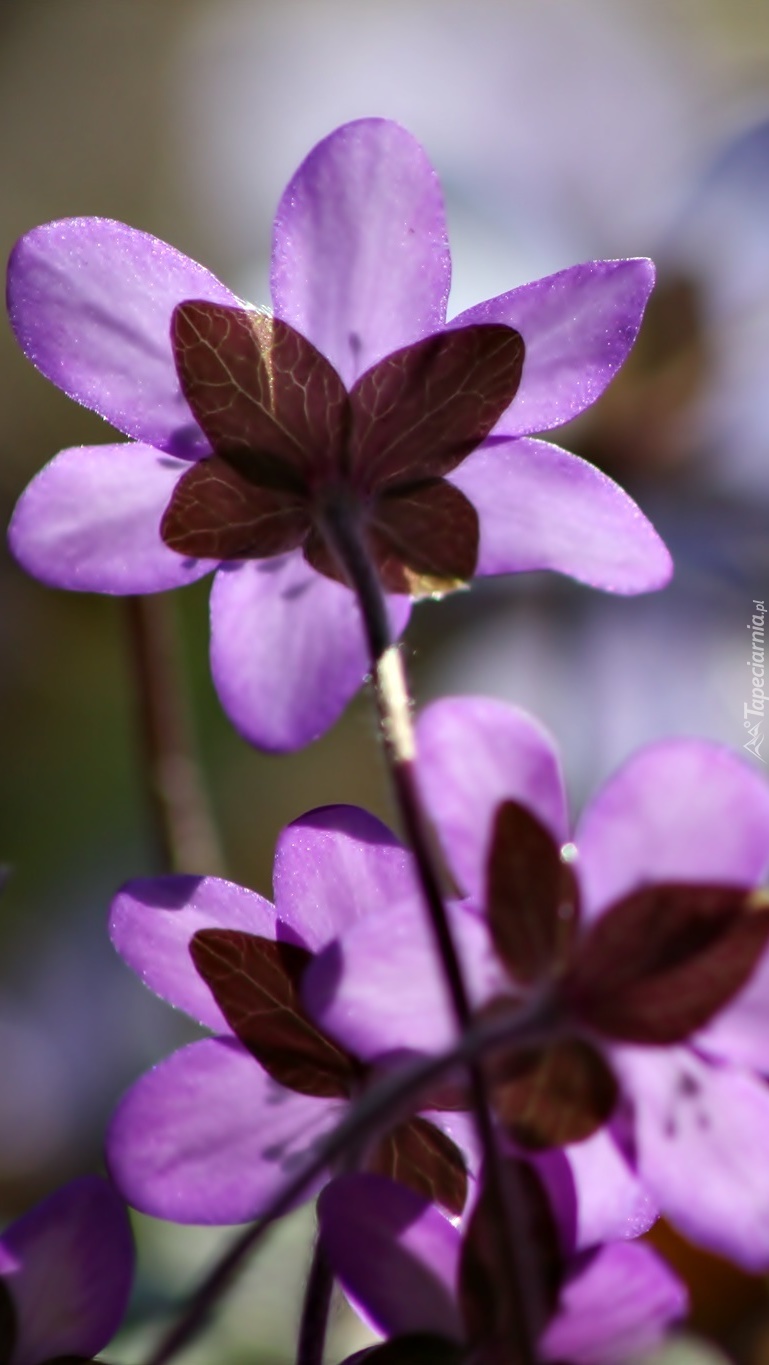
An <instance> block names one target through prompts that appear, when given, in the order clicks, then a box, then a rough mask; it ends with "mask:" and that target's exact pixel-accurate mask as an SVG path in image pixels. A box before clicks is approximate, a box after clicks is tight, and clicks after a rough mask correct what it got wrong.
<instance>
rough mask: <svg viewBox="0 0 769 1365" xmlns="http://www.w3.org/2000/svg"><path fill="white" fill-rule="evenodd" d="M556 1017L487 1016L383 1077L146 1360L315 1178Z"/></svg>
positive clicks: (201, 1306) (186, 1334) (197, 1316)
mask: <svg viewBox="0 0 769 1365" xmlns="http://www.w3.org/2000/svg"><path fill="white" fill-rule="evenodd" d="M557 1028H558V1020H557V1019H555V1018H553V1017H551V1016H550V1015H549V1014H548V1012H547V1011H545V1012H543V1011H542V1008H541V1006H539V1005H537V1006H536V1008H534V1009H532V1011H531V1012H530V1013H524V1012H523V1011H521V1012H520V1013H519V1014H517V1015H516V1016H515V1017H513V1018H497V1019H489V1020H486V1021H484V1022H483V1023H478V1024H476V1025H475V1026H474V1027H473V1028H472V1029H471V1030H470V1031H469V1032H468V1033H467V1034H466V1035H465V1037H463V1038H462V1039H461V1041H460V1042H459V1043H458V1044H457V1045H456V1046H455V1047H453V1048H451V1049H450V1050H449V1051H447V1052H445V1053H443V1054H442V1056H440V1057H428V1058H423V1059H420V1060H419V1061H416V1062H413V1063H409V1064H404V1065H402V1066H400V1067H399V1068H398V1070H397V1071H395V1072H391V1073H390V1074H388V1075H384V1076H382V1077H381V1078H380V1080H378V1081H377V1083H376V1084H375V1085H372V1086H371V1087H370V1089H368V1090H366V1091H365V1092H364V1094H363V1095H362V1096H361V1098H360V1099H359V1100H358V1102H357V1104H356V1105H355V1106H354V1107H353V1108H352V1109H350V1110H349V1112H348V1113H347V1114H346V1116H345V1117H344V1118H343V1119H342V1121H341V1123H339V1124H338V1125H337V1127H336V1128H335V1129H334V1130H333V1131H332V1132H331V1133H329V1134H328V1135H327V1136H326V1137H324V1138H323V1139H322V1140H321V1141H320V1142H318V1143H317V1145H316V1147H315V1150H314V1152H313V1155H312V1157H311V1158H310V1159H309V1160H308V1162H307V1164H306V1165H305V1166H304V1167H303V1168H302V1169H301V1170H300V1171H298V1172H297V1174H296V1175H295V1176H293V1177H292V1179H291V1180H290V1181H289V1182H288V1183H287V1184H286V1185H284V1186H283V1188H282V1189H281V1190H279V1192H278V1194H277V1195H276V1196H275V1198H274V1199H273V1200H272V1203H271V1204H269V1205H268V1207H267V1209H266V1210H265V1212H264V1214H263V1215H262V1217H261V1218H260V1219H259V1221H258V1222H257V1223H253V1224H252V1225H251V1226H250V1227H248V1228H246V1230H245V1231H244V1232H242V1233H240V1235H239V1236H238V1237H237V1238H236V1239H235V1240H234V1241H233V1243H232V1245H231V1246H230V1249H229V1251H226V1252H225V1254H224V1256H223V1257H222V1258H221V1260H220V1261H218V1262H217V1263H216V1265H215V1266H214V1268H213V1270H211V1271H210V1272H209V1274H208V1275H207V1276H206V1278H205V1279H204V1280H203V1281H202V1282H201V1284H200V1285H199V1286H198V1288H197V1290H196V1291H195V1293H194V1294H193V1295H192V1297H191V1298H190V1301H189V1303H188V1305H187V1307H186V1309H185V1311H184V1313H183V1315H182V1317H181V1318H180V1320H179V1322H178V1323H176V1325H175V1326H174V1327H172V1329H171V1331H170V1332H169V1333H168V1334H167V1335H166V1336H165V1337H163V1338H162V1340H161V1341H160V1343H159V1344H158V1347H157V1349H156V1350H155V1351H154V1352H153V1354H152V1355H151V1356H150V1357H149V1360H148V1361H147V1365H166V1362H167V1361H169V1360H171V1359H172V1357H173V1356H175V1355H177V1354H178V1352H179V1351H181V1350H182V1349H183V1347H185V1346H187V1345H189V1343H190V1342H191V1341H192V1340H193V1338H194V1337H195V1336H196V1335H197V1333H198V1332H199V1331H200V1330H201V1329H202V1328H203V1327H204V1326H205V1324H206V1321H207V1320H208V1317H209V1315H210V1313H211V1310H212V1308H213V1306H214V1304H215V1303H216V1302H217V1301H218V1299H219V1298H220V1297H221V1295H222V1294H224V1293H225V1292H226V1290H227V1289H229V1287H230V1285H231V1284H232V1282H233V1280H234V1279H235V1277H236V1276H237V1274H238V1273H239V1271H240V1270H241V1269H242V1268H243V1265H244V1264H245V1261H246V1259H247V1258H248V1256H250V1254H251V1253H252V1252H253V1251H255V1250H256V1248H257V1246H258V1245H259V1243H260V1242H261V1241H262V1240H263V1238H264V1237H265V1235H266V1233H267V1232H268V1231H269V1229H270V1228H271V1227H272V1224H273V1223H274V1222H275V1221H276V1219H278V1218H282V1217H283V1214H285V1213H288V1212H289V1210H290V1209H292V1208H294V1207H295V1206H296V1204H297V1202H298V1201H299V1200H300V1199H301V1197H302V1195H303V1194H304V1193H305V1191H306V1190H307V1189H308V1187H310V1186H311V1185H312V1184H313V1183H314V1181H316V1180H317V1178H318V1176H319V1175H321V1174H322V1173H323V1172H324V1171H327V1170H329V1169H331V1168H333V1167H334V1166H335V1164H336V1163H337V1162H339V1160H340V1158H342V1157H345V1156H349V1153H350V1152H353V1153H354V1152H357V1151H360V1150H361V1149H362V1148H363V1147H365V1146H366V1145H367V1143H369V1142H370V1141H371V1139H372V1137H373V1136H374V1135H375V1134H377V1133H378V1132H380V1131H381V1130H382V1129H384V1128H387V1127H391V1126H392V1124H393V1121H394V1120H396V1119H397V1118H398V1116H399V1115H401V1114H403V1115H407V1114H409V1113H411V1112H412V1111H413V1109H414V1107H415V1105H416V1104H417V1102H418V1100H419V1098H420V1096H422V1095H425V1094H429V1092H430V1089H431V1087H432V1086H434V1085H435V1084H436V1083H437V1082H439V1081H441V1080H443V1078H444V1077H445V1076H447V1075H449V1074H450V1073H451V1072H452V1071H454V1070H456V1068H457V1066H458V1065H462V1064H465V1065H468V1064H469V1063H472V1062H474V1061H476V1060H477V1059H478V1058H479V1057H481V1056H484V1055H486V1054H487V1053H490V1052H492V1051H493V1050H494V1049H495V1048H500V1047H504V1048H509V1047H515V1046H518V1047H521V1048H531V1047H536V1046H538V1045H543V1044H544V1043H545V1042H547V1041H549V1040H551V1039H552V1038H553V1036H554V1029H556V1030H557Z"/></svg>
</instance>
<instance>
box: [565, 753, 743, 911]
mask: <svg viewBox="0 0 769 1365" xmlns="http://www.w3.org/2000/svg"><path fill="white" fill-rule="evenodd" d="M574 838H575V842H576V844H577V847H578V848H579V870H580V882H581V885H582V888H583V891H584V894H585V909H586V912H587V913H588V914H590V913H595V912H596V911H598V910H601V909H603V908H604V907H606V906H608V905H610V904H611V903H612V902H613V901H615V900H618V899H619V898H620V897H621V896H626V895H628V894H629V893H630V892H631V891H634V890H636V889H637V888H638V887H641V886H643V885H648V883H650V882H660V881H694V882H716V883H717V882H721V883H726V884H733V885H738V886H753V885H755V883H756V882H758V881H760V880H761V879H762V877H763V875H764V872H765V871H766V869H767V866H768V865H769V787H767V785H766V783H765V782H764V781H763V780H762V779H761V778H760V777H758V776H757V775H756V774H755V773H753V772H752V771H751V770H750V768H749V767H748V766H747V764H746V763H743V762H742V761H741V760H740V759H738V758H737V757H736V756H735V755H734V754H733V753H731V752H730V750H728V749H726V748H723V747H722V746H721V745H718V744H710V743H707V742H706V741H705V740H697V739H672V740H663V741H662V742H661V743H658V744H650V745H647V746H646V747H645V748H643V749H640V750H639V751H638V753H636V754H633V756H632V757H631V758H630V759H629V760H628V761H627V763H625V764H624V766H623V767H622V768H620V769H619V772H617V773H616V774H615V775H614V776H613V777H612V778H610V779H609V781H608V782H607V783H606V785H605V786H604V787H603V788H602V789H601V791H600V792H599V793H598V795H597V796H596V797H595V798H594V800H593V801H592V802H591V804H590V805H589V806H588V807H587V809H586V810H585V812H584V814H583V816H582V818H581V820H580V821H579V824H578V826H577V832H576V834H575V836H574Z"/></svg>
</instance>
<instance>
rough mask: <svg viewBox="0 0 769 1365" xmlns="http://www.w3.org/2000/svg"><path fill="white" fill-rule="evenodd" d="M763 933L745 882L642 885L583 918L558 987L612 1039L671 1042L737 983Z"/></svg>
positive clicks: (766, 932)
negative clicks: (591, 918)
mask: <svg viewBox="0 0 769 1365" xmlns="http://www.w3.org/2000/svg"><path fill="white" fill-rule="evenodd" d="M767 940H769V908H767V907H766V906H765V905H763V904H762V903H761V902H760V901H759V899H758V898H757V897H756V896H755V894H754V893H751V892H750V891H746V890H743V889H741V888H738V887H734V886H700V885H698V884H686V883H662V884H660V885H657V886H649V887H645V888H644V889H643V890H641V891H637V892H635V893H634V894H633V895H630V896H626V897H625V898H624V899H623V900H621V901H619V902H617V904H616V905H613V906H611V908H610V909H609V910H607V911H606V912H605V914H603V915H601V917H600V918H599V919H597V920H596V921H595V922H594V923H593V924H592V925H591V926H590V929H589V930H588V932H587V934H586V935H585V937H584V938H583V940H582V942H581V943H580V944H579V947H578V950H577V953H576V956H575V960H574V962H573V965H572V967H571V969H570V971H569V973H568V976H567V977H566V979H565V981H564V983H563V990H564V997H565V999H566V1001H567V1003H568V1005H569V1006H570V1007H571V1009H572V1010H573V1011H574V1012H575V1013H577V1014H578V1015H579V1018H580V1019H581V1020H582V1021H583V1022H584V1023H586V1024H588V1025H590V1027H591V1028H594V1029H596V1030H597V1031H598V1032H599V1033H602V1034H604V1035H605V1036H606V1037H608V1038H611V1039H614V1040H616V1041H617V1042H625V1043H642V1044H644V1043H645V1044H660V1045H662V1044H669V1043H676V1042H681V1041H682V1040H683V1039H684V1038H688V1037H689V1036H690V1035H691V1034H692V1033H695V1032H696V1031H697V1030H698V1029H700V1028H703V1027H704V1025H705V1024H707V1023H708V1022H709V1020H710V1019H712V1017H713V1015H714V1014H716V1013H717V1012H718V1011H719V1010H720V1009H723V1007H724V1006H725V1005H727V1004H728V1003H729V1001H730V1000H732V999H733V997H734V996H735V995H736V994H737V992H738V991H739V990H740V989H741V988H742V987H743V986H744V985H745V984H746V982H747V981H748V979H749V977H750V975H751V973H752V972H753V969H754V968H755V966H756V963H757V962H758V959H759V957H760V956H761V954H762V953H763V952H764V949H765V948H766V944H767Z"/></svg>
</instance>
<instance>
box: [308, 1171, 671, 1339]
mask: <svg viewBox="0 0 769 1365" xmlns="http://www.w3.org/2000/svg"><path fill="white" fill-rule="evenodd" d="M516 1164H517V1166H518V1179H517V1182H516V1184H517V1188H518V1192H519V1195H520V1196H522V1199H521V1212H522V1215H523V1218H524V1219H525V1228H526V1247H527V1261H528V1265H527V1269H528V1281H527V1289H529V1290H530V1291H531V1290H534V1291H535V1292H534V1293H532V1294H531V1300H532V1301H536V1303H537V1309H538V1312H537V1313H536V1317H537V1318H538V1319H539V1321H537V1322H534V1323H533V1324H532V1325H533V1326H535V1327H536V1328H537V1329H538V1331H537V1335H538V1337H539V1342H538V1346H539V1349H538V1352H537V1355H538V1358H541V1359H542V1360H557V1361H564V1360H568V1361H571V1362H572V1363H573V1365H616V1362H617V1361H619V1360H627V1359H630V1358H631V1357H632V1358H635V1357H636V1356H639V1355H640V1354H641V1353H642V1352H644V1351H647V1350H649V1349H651V1348H652V1347H653V1346H654V1345H656V1344H657V1343H658V1342H659V1340H660V1338H661V1337H662V1336H663V1335H664V1331H665V1329H666V1327H667V1326H668V1325H669V1324H670V1323H671V1322H672V1321H674V1320H676V1319H680V1318H681V1317H682V1316H683V1314H684V1313H685V1311H686V1292H685V1290H684V1288H683V1286H682V1285H681V1284H680V1283H679V1282H678V1280H677V1279H676V1277H675V1276H674V1275H673V1274H672V1272H671V1271H670V1270H668V1268H667V1267H666V1266H665V1265H664V1264H663V1263H662V1262H661V1261H660V1260H659V1258H658V1257H657V1256H656V1255H655V1254H654V1252H653V1251H652V1250H651V1248H650V1247H647V1246H640V1245H637V1244H636V1245H632V1244H628V1243H614V1244H613V1245H611V1244H610V1245H604V1246H595V1247H592V1248H589V1249H585V1250H581V1249H578V1248H577V1247H576V1246H575V1244H574V1242H573V1238H572V1236H571V1231H570V1227H569V1220H568V1215H567V1216H566V1217H564V1215H565V1214H567V1210H566V1209H565V1208H564V1206H563V1200H562V1199H561V1198H559V1197H558V1191H556V1190H554V1189H553V1188H552V1187H550V1188H546V1187H545V1185H543V1183H542V1182H541V1180H540V1177H539V1175H538V1174H537V1173H536V1171H535V1169H534V1168H533V1167H532V1166H529V1165H527V1164H525V1163H523V1162H520V1161H519V1162H517V1163H516ZM554 1195H555V1198H554ZM489 1212H490V1195H489V1194H488V1192H487V1191H486V1190H485V1189H483V1190H482V1191H481V1195H480V1198H479V1199H478V1201H477V1202H476V1204H475V1207H474V1209H473V1212H472V1214H471V1216H470V1219H469V1220H468V1223H467V1225H466V1227H465V1229H464V1230H463V1232H460V1230H459V1229H458V1228H457V1227H455V1226H454V1225H453V1224H451V1223H450V1222H449V1221H448V1219H446V1218H444V1216H443V1215H442V1214H441V1213H440V1212H439V1210H438V1209H437V1208H436V1207H435V1206H434V1205H431V1204H428V1203H427V1202H426V1201H425V1200H424V1199H422V1198H420V1196H419V1195H418V1194H416V1193H415V1192H414V1191H412V1190H409V1189H407V1188H405V1187H403V1186H396V1185H394V1184H393V1183H392V1182H391V1181H388V1180H385V1179H383V1178H382V1177H377V1176H371V1175H359V1174H358V1175H346V1176H342V1177H340V1178H339V1179H338V1180H335V1181H333V1182H332V1183H331V1184H330V1185H328V1186H327V1187H326V1189H325V1190H324V1191H323V1193H322V1194H321V1196H320V1199H319V1201H318V1217H319V1221H320V1236H321V1242H322V1244H323V1248H324V1250H325V1252H326V1255H327V1256H328V1259H329V1261H330V1263H331V1265H332V1267H333V1269H334V1272H335V1273H336V1275H337V1276H338V1277H339V1279H340V1281H341V1283H342V1285H343V1287H344V1288H345V1289H346V1290H347V1292H348V1293H349V1294H350V1296H351V1298H352V1300H353V1303H355V1304H356V1305H358V1306H359V1307H360V1308H361V1309H362V1310H363V1311H364V1313H365V1315H366V1317H367V1319H368V1320H369V1322H370V1323H371V1324H372V1325H373V1326H374V1327H375V1328H376V1329H377V1330H378V1331H380V1332H382V1333H383V1334H384V1335H385V1336H387V1337H390V1338H396V1339H397V1340H394V1341H393V1343H392V1347H390V1348H389V1349H383V1348H381V1347H373V1348H371V1349H370V1350H369V1351H366V1352H363V1353H361V1354H360V1355H359V1356H354V1357H352V1358H351V1360H355V1361H362V1360H364V1359H365V1360H368V1359H370V1360H371V1363H372V1365H374V1362H375V1361H378V1360H380V1359H381V1362H382V1365H385V1362H388V1365H395V1363H396V1362H399V1363H400V1365H408V1363H409V1362H417V1361H419V1362H422V1361H424V1362H427V1361H429V1362H430V1365H461V1362H463V1361H472V1362H474V1365H500V1362H501V1361H507V1360H510V1359H517V1355H516V1353H515V1351H514V1349H513V1347H514V1343H515V1342H516V1341H517V1337H516V1336H515V1335H513V1332H511V1328H514V1323H513V1322H512V1321H511V1315H512V1314H513V1313H514V1312H515V1307H514V1304H515V1299H514V1295H513V1293H512V1292H511V1289H512V1286H511V1283H510V1269H509V1267H506V1266H505V1267H503V1268H500V1266H499V1263H498V1260H497V1258H496V1257H495V1256H494V1255H493V1248H494V1239H493V1231H492V1228H491V1226H490V1220H489ZM530 1311H531V1308H530ZM532 1316H534V1314H532ZM396 1348H397V1349H396Z"/></svg>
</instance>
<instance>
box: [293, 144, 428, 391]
mask: <svg viewBox="0 0 769 1365" xmlns="http://www.w3.org/2000/svg"><path fill="white" fill-rule="evenodd" d="M450 276H451V260H450V257H449V249H448V242H447V238H446V224H445V217H444V209H443V197H442V194H441V190H440V185H439V184H438V179H437V177H436V175H435V172H434V170H433V169H432V167H431V165H430V163H429V161H428V160H427V157H426V156H425V154H424V152H423V150H422V148H421V147H420V145H419V143H418V142H416V141H415V139H414V138H413V137H411V135H410V134H409V133H407V132H406V131H405V129H403V128H401V127H399V126H398V124H397V123H391V122H389V121H388V120H387V119H360V120H358V121H357V122H355V123H347V124H345V125H344V126H343V127H342V128H337V129H336V131H335V132H333V133H332V134H331V135H330V137H327V138H326V139H325V140H324V141H323V142H320V143H319V144H318V146H317V147H315V148H314V149H313V151H312V152H310V155H309V156H308V157H307V159H306V161H304V162H303V163H302V165H301V166H300V167H299V170H298V171H297V173H296V175H295V176H294V178H293V180H292V181H291V182H290V184H289V185H288V187H287V189H286V191H285V193H284V195H283V198H282V199H281V201H280V204H279V206H278V212H277V216H276V218H275V230H274V238H273V255H272V298H273V304H274V307H275V312H276V314H277V315H278V317H280V318H283V319H284V321H286V322H290V323H291V325H292V326H293V327H295V328H296V329H297V331H299V332H302V333H303V334H304V335H305V336H306V337H308V339H309V340H310V341H312V342H313V344H314V345H315V346H317V348H318V350H319V351H322V352H323V354H324V355H325V356H326V357H327V359H329V360H330V361H331V363H332V365H334V366H335V367H336V369H337V370H338V371H339V373H340V375H341V376H342V378H343V379H344V381H345V384H346V385H347V387H348V388H351V387H352V385H353V383H354V381H355V380H356V379H357V378H358V377H359V376H360V375H361V374H363V372H364V371H365V370H368V369H370V367H371V366H372V365H373V364H374V363H375V362H376V361H377V360H381V358H382V357H383V356H386V355H389V354H390V352H391V351H397V350H398V349H399V348H400V347H402V346H406V345H408V344H409V342H412V341H417V340H419V338H420V337H423V336H427V335H429V333H431V332H437V331H438V330H439V329H440V328H441V326H442V325H443V321H444V318H445V316H446V299H447V297H448V291H449V282H450Z"/></svg>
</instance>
